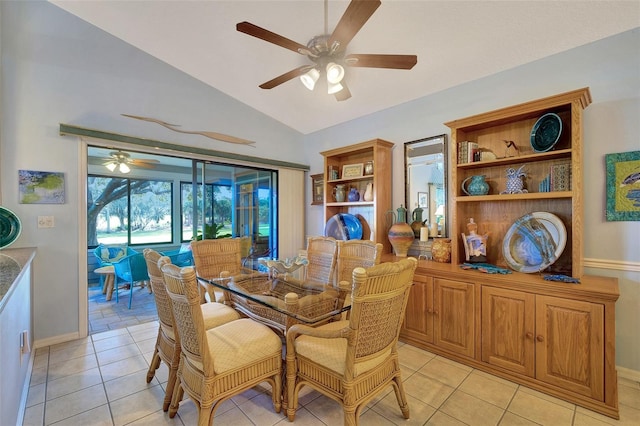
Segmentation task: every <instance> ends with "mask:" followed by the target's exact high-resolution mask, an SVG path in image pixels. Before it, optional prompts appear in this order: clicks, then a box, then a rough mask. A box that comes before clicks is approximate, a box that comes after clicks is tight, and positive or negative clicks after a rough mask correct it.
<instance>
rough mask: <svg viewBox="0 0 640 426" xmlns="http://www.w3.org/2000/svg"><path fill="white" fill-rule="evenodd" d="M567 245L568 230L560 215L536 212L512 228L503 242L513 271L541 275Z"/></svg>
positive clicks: (504, 252) (523, 217) (505, 253)
mask: <svg viewBox="0 0 640 426" xmlns="http://www.w3.org/2000/svg"><path fill="white" fill-rule="evenodd" d="M566 243H567V230H566V228H565V226H564V223H562V221H561V220H560V218H559V217H558V216H556V215H554V214H551V213H548V212H534V213H529V214H526V215H524V216H522V217H521V218H519V219H518V220H516V221H515V223H514V224H513V225H511V228H509V230H508V231H507V235H506V236H505V237H504V241H503V243H502V254H503V255H504V259H505V261H506V262H507V265H508V266H509V267H510V268H511V269H513V270H514V271H518V272H525V273H533V272H540V271H542V270H544V269H545V268H547V267H549V266H550V265H552V264H553V263H554V262H555V261H556V260H558V258H559V257H560V255H561V254H562V252H563V251H564V247H565V245H566Z"/></svg>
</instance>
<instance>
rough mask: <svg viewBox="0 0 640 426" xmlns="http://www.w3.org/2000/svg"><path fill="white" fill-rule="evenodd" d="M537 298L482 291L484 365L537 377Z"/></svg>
mask: <svg viewBox="0 0 640 426" xmlns="http://www.w3.org/2000/svg"><path fill="white" fill-rule="evenodd" d="M535 297H536V296H535V294H531V293H525V292H522V291H514V290H507V289H503V288H496V287H483V288H482V320H481V321H482V361H483V362H486V363H488V364H491V365H494V366H496V367H501V368H505V369H507V370H511V371H514V372H516V373H519V374H523V375H525V376H529V377H534V375H535V330H536V329H535Z"/></svg>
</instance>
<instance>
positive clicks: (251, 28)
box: [236, 21, 308, 54]
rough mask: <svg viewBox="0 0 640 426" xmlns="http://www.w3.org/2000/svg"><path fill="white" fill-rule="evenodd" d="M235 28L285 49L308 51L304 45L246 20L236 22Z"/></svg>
mask: <svg viewBox="0 0 640 426" xmlns="http://www.w3.org/2000/svg"><path fill="white" fill-rule="evenodd" d="M236 30H238V31H240V32H241V33H245V34H248V35H250V36H253V37H256V38H259V39H261V40H264V41H267V42H269V43H273V44H276V45H278V46H280V47H284V48H285V49H289V50H292V51H294V52H296V53H301V54H306V53H304V52H306V51H308V48H307V46H305V45H302V44H300V43H298V42H295V41H293V40H290V39H288V38H286V37H283V36H281V35H280V34H276V33H274V32H271V31H269V30H265V29H264V28H261V27H259V26H257V25H254V24H252V23H250V22H247V21H244V22H239V23H238V24H236Z"/></svg>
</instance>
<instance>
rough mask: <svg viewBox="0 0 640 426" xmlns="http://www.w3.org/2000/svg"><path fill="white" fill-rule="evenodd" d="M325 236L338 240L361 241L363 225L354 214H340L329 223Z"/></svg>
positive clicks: (332, 217)
mask: <svg viewBox="0 0 640 426" xmlns="http://www.w3.org/2000/svg"><path fill="white" fill-rule="evenodd" d="M324 236H325V237H333V238H335V239H336V240H361V239H362V224H361V223H360V221H359V220H358V218H357V217H355V216H354V215H352V214H349V213H338V214H335V215H333V216H331V218H329V220H328V221H327V224H326V225H325V227H324Z"/></svg>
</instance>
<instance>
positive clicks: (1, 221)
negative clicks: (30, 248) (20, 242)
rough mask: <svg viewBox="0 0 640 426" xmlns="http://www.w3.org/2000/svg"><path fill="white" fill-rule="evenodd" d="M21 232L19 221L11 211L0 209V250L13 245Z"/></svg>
mask: <svg viewBox="0 0 640 426" xmlns="http://www.w3.org/2000/svg"><path fill="white" fill-rule="evenodd" d="M20 232H22V224H21V223H20V219H18V216H16V215H15V213H13V212H12V211H11V210H9V209H6V208H4V207H0V249H2V248H5V247H7V246H9V245H10V244H13V242H14V241H15V240H17V239H18V237H19V236H20Z"/></svg>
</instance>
